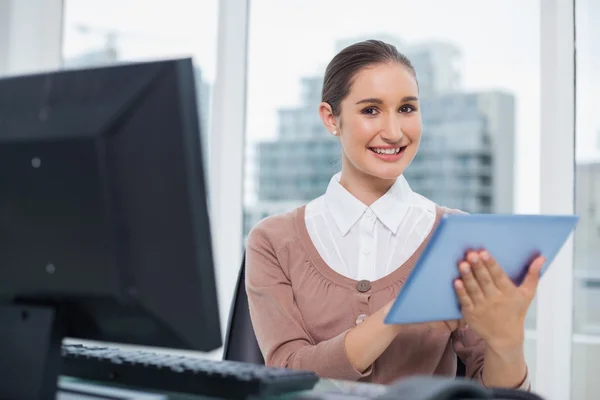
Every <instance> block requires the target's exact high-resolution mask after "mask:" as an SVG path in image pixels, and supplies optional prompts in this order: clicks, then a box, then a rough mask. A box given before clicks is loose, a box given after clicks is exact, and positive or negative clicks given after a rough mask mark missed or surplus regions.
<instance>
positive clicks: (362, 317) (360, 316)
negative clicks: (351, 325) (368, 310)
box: [356, 314, 368, 325]
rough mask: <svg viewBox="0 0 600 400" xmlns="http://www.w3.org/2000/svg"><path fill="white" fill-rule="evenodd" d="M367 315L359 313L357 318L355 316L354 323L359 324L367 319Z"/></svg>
mask: <svg viewBox="0 0 600 400" xmlns="http://www.w3.org/2000/svg"><path fill="white" fill-rule="evenodd" d="M367 317H368V315H366V314H360V315H359V316H358V317H357V318H356V325H360V324H361V323H362V322H363V321H364V320H365V319H367Z"/></svg>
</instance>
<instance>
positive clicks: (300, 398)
mask: <svg viewBox="0 0 600 400" xmlns="http://www.w3.org/2000/svg"><path fill="white" fill-rule="evenodd" d="M58 385H59V393H58V394H57V397H56V399H57V400H108V399H110V400H133V399H135V400H208V399H212V398H209V397H203V396H191V395H184V394H179V393H159V392H147V391H144V390H141V389H134V388H124V387H115V386H108V385H103V384H97V383H92V382H86V381H83V380H78V379H73V378H67V377H61V378H60V379H59V381H58ZM385 389H386V386H385V385H377V384H372V383H359V382H347V381H336V380H331V379H321V380H320V381H319V382H318V383H317V384H316V386H315V387H314V389H313V390H310V391H305V392H298V393H291V394H286V395H283V396H278V397H270V398H269V399H271V400H275V399H280V400H316V399H325V398H327V399H328V400H329V399H331V400H342V399H348V400H353V399H364V398H366V397H369V396H368V394H370V395H371V396H373V395H376V394H381V393H383V392H384V391H385Z"/></svg>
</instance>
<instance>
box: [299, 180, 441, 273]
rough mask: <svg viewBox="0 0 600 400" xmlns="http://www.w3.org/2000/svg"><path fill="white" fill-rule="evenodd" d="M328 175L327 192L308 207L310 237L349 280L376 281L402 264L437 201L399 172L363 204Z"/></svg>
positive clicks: (427, 229) (429, 226) (421, 237)
mask: <svg viewBox="0 0 600 400" xmlns="http://www.w3.org/2000/svg"><path fill="white" fill-rule="evenodd" d="M340 176H341V173H337V174H336V175H334V176H333V177H332V178H331V181H330V182H329V186H328V187H327V191H326V192H325V194H324V195H323V196H321V197H319V198H317V199H315V200H313V201H311V202H310V203H308V204H307V206H306V213H305V221H306V227H307V229H308V233H309V235H310V238H311V239H312V241H313V243H314V245H315V247H316V248H317V250H318V251H319V254H320V255H321V257H322V258H323V260H324V261H325V262H326V263H327V265H329V267H331V268H332V269H333V270H334V271H336V272H338V273H339V274H341V275H344V276H346V277H348V278H350V279H354V280H362V279H366V280H369V281H374V280H377V279H380V278H383V277H384V276H386V275H388V274H389V273H391V272H392V271H394V270H395V269H396V268H398V267H400V266H401V265H402V264H404V263H405V262H406V261H407V260H408V258H409V257H410V256H411V255H412V254H413V253H414V252H415V251H416V250H417V248H418V247H419V245H420V244H421V243H422V242H423V241H424V240H425V238H426V237H427V235H428V234H429V232H430V231H431V229H432V228H433V225H434V223H435V203H434V202H432V201H431V200H429V199H427V198H425V197H423V196H421V195H419V194H417V193H415V192H413V191H412V190H411V188H410V186H409V185H408V182H407V181H406V179H405V178H404V176H400V177H399V178H398V179H397V180H396V182H395V183H394V184H393V185H392V187H391V188H390V189H389V190H388V192H387V193H386V194H385V195H383V196H382V197H380V198H379V199H378V200H377V201H375V202H374V203H373V204H372V205H371V206H370V207H367V206H366V205H365V204H363V203H362V202H361V201H359V200H358V199H357V198H355V197H354V196H353V195H352V194H350V192H348V191H347V190H346V189H345V188H344V187H343V186H342V185H340V183H339V180H340Z"/></svg>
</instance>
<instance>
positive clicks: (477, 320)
mask: <svg viewBox="0 0 600 400" xmlns="http://www.w3.org/2000/svg"><path fill="white" fill-rule="evenodd" d="M544 262H545V259H544V258H543V257H537V258H536V259H535V260H534V261H533V262H532V263H531V265H530V266H529V270H528V271H527V275H526V276H525V279H524V280H523V282H522V284H521V285H520V286H516V285H515V284H514V283H513V282H512V281H511V280H510V278H509V277H508V276H507V275H506V273H505V272H504V271H503V270H502V268H501V267H500V266H499V265H498V264H497V263H496V261H495V260H494V259H493V258H492V257H491V256H490V254H489V253H488V252H487V251H481V252H469V253H468V254H467V257H466V260H465V261H462V262H460V264H459V270H460V275H461V278H460V279H457V280H456V281H455V289H456V293H457V295H458V299H459V302H460V305H461V307H462V314H463V317H464V319H465V321H466V323H467V325H468V326H469V327H470V328H471V329H473V331H474V332H475V333H477V334H478V335H479V336H480V337H481V338H482V339H483V340H485V342H486V343H487V345H488V346H490V347H491V348H493V349H494V350H496V351H508V350H511V349H516V348H519V347H521V346H522V345H523V342H524V340H525V338H524V335H525V316H526V314H527V310H528V308H529V305H530V304H531V301H532V300H533V297H534V295H535V292H536V289H537V285H538V281H539V276H540V270H541V269H542V266H543V265H544Z"/></svg>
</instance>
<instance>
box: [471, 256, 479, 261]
mask: <svg viewBox="0 0 600 400" xmlns="http://www.w3.org/2000/svg"><path fill="white" fill-rule="evenodd" d="M477 261H479V257H477V254H472V255H471V262H477Z"/></svg>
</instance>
